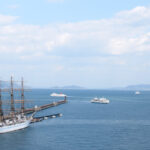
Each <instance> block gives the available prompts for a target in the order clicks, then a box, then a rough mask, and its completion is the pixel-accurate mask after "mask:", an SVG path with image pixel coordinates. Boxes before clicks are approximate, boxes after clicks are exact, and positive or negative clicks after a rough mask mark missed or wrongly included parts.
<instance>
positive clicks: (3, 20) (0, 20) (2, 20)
mask: <svg viewBox="0 0 150 150" xmlns="http://www.w3.org/2000/svg"><path fill="white" fill-rule="evenodd" d="M17 18H18V17H17V16H6V15H1V14H0V25H2V24H9V23H12V22H14V21H15V20H16V19H17Z"/></svg>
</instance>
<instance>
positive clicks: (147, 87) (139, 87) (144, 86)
mask: <svg viewBox="0 0 150 150" xmlns="http://www.w3.org/2000/svg"><path fill="white" fill-rule="evenodd" d="M125 89H126V90H150V84H138V85H129V86H127V87H126V88H125Z"/></svg>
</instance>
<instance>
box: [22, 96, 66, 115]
mask: <svg viewBox="0 0 150 150" xmlns="http://www.w3.org/2000/svg"><path fill="white" fill-rule="evenodd" d="M65 103H67V100H66V98H65V99H64V100H61V101H57V102H52V103H50V104H46V105H42V106H37V107H34V108H26V109H24V114H31V113H33V112H35V111H36V112H38V111H42V110H45V109H48V108H51V107H55V106H58V105H61V104H65Z"/></svg>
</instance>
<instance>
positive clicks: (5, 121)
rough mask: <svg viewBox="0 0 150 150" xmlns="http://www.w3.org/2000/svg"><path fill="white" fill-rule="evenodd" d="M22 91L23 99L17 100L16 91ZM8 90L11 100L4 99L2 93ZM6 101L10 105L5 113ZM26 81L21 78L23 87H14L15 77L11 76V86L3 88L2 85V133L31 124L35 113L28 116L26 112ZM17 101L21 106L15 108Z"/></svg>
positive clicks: (0, 89) (0, 114) (0, 116)
mask: <svg viewBox="0 0 150 150" xmlns="http://www.w3.org/2000/svg"><path fill="white" fill-rule="evenodd" d="M0 84H1V82H0ZM17 91H20V93H21V100H15V96H14V93H15V92H17ZM3 92H8V93H9V94H10V100H8V101H5V100H2V97H3V95H2V93H3ZM5 102H6V103H7V104H8V106H9V110H8V113H5V109H6V108H5V107H4V104H5ZM24 102H25V101H24V82H23V78H22V80H21V88H18V89H16V88H14V82H13V78H12V77H11V81H10V88H8V89H3V88H2V87H1V85H0V133H6V132H11V131H16V130H19V129H24V128H26V127H28V126H29V125H30V122H31V120H32V119H33V115H34V113H33V114H32V115H31V116H26V115H25V114H24V109H25V103H24ZM15 103H19V104H20V108H15Z"/></svg>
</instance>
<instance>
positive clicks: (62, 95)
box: [50, 93, 67, 97]
mask: <svg viewBox="0 0 150 150" xmlns="http://www.w3.org/2000/svg"><path fill="white" fill-rule="evenodd" d="M50 96H55V97H65V96H67V95H65V94H62V93H60V94H57V93H52V94H51V95H50Z"/></svg>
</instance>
